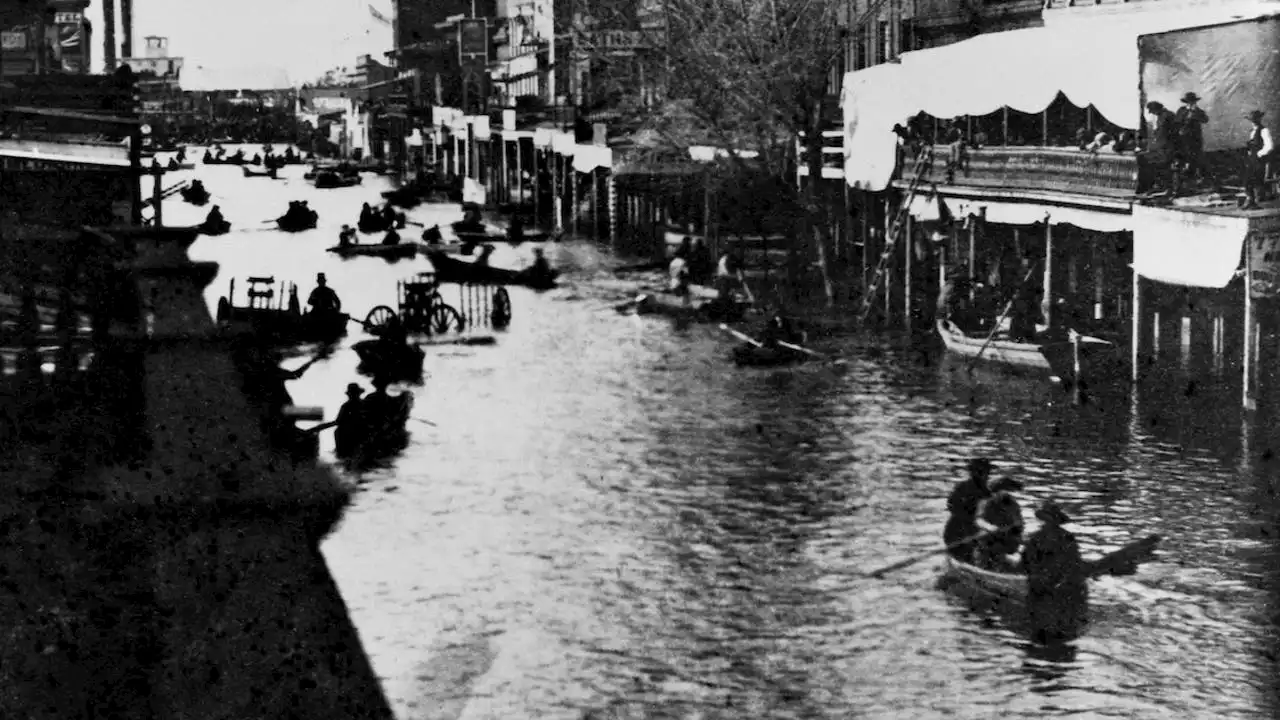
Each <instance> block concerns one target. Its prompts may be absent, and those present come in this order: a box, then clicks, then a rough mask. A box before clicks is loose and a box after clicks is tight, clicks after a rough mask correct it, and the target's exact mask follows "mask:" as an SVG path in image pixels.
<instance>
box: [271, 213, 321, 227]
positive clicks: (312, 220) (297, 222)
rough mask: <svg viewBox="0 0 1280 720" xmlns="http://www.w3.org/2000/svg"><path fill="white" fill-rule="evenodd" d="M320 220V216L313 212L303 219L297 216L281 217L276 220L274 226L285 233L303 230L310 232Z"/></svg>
mask: <svg viewBox="0 0 1280 720" xmlns="http://www.w3.org/2000/svg"><path fill="white" fill-rule="evenodd" d="M319 220H320V214H319V213H317V212H316V211H315V210H311V211H309V212H308V214H307V216H306V217H305V218H300V217H298V216H296V215H295V216H293V217H289V216H286V215H281V216H280V217H278V218H276V226H277V227H279V228H280V229H281V230H283V231H285V232H302V231H303V230H311V229H312V228H314V227H315V226H316V223H317V222H319Z"/></svg>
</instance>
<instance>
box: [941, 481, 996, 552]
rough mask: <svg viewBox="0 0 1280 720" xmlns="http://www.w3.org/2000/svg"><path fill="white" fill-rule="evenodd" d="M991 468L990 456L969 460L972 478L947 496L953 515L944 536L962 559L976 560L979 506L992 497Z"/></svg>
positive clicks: (945, 540) (951, 548)
mask: <svg viewBox="0 0 1280 720" xmlns="http://www.w3.org/2000/svg"><path fill="white" fill-rule="evenodd" d="M991 469H992V465H991V461H990V460H988V459H987V458H973V459H972V460H970V461H969V479H968V480H965V481H964V482H962V483H960V484H959V485H956V487H955V489H954V490H952V491H951V497H949V498H947V510H948V511H949V512H950V513H951V517H950V518H948V519H947V525H946V527H945V528H944V529H943V531H942V540H943V542H945V543H946V544H947V551H948V552H950V553H951V556H952V557H954V558H956V559H957V560H960V561H961V562H967V563H972V562H973V561H974V551H975V550H976V549H977V542H976V536H977V535H978V530H979V528H978V509H979V508H980V506H981V505H982V501H983V500H986V499H987V498H989V497H991V488H989V487H987V480H988V479H989V478H990V477H991ZM966 539H967V540H968V541H967V542H965V540H966Z"/></svg>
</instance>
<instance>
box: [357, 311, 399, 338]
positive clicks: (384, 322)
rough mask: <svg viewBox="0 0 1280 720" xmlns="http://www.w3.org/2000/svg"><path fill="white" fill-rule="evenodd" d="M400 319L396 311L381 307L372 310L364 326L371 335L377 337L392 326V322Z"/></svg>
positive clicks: (366, 317) (365, 319)
mask: <svg viewBox="0 0 1280 720" xmlns="http://www.w3.org/2000/svg"><path fill="white" fill-rule="evenodd" d="M398 319H399V318H397V317H396V311H395V310H392V309H391V308H389V307H387V306H386V305H379V306H378V307H376V308H374V309H372V310H370V311H369V314H368V315H366V316H365V318H364V325H365V327H366V328H368V330H369V332H370V333H372V334H374V335H377V334H378V333H379V332H380V331H381V330H382V329H383V328H385V327H386V326H388V325H390V324H391V321H392V320H398Z"/></svg>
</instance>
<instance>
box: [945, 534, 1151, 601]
mask: <svg viewBox="0 0 1280 720" xmlns="http://www.w3.org/2000/svg"><path fill="white" fill-rule="evenodd" d="M1160 540H1161V538H1160V536H1159V535H1149V536H1147V537H1145V538H1141V539H1139V540H1134V541H1133V542H1130V543H1129V544H1127V545H1125V546H1124V547H1122V548H1120V549H1119V550H1115V551H1113V552H1110V553H1107V554H1106V555H1103V556H1102V557H1100V558H1098V559H1096V560H1086V561H1085V572H1086V574H1087V576H1088V578H1089V579H1094V578H1099V577H1102V576H1103V575H1132V574H1133V573H1135V572H1137V568H1138V566H1139V565H1141V564H1142V563H1144V562H1149V561H1150V560H1152V559H1154V557H1155V550H1156V547H1157V546H1158V545H1159V544H1160ZM943 577H944V578H945V579H947V580H948V581H951V582H953V583H956V584H957V585H959V586H960V587H962V588H964V589H965V590H968V591H970V592H974V593H977V594H979V595H982V596H984V597H987V598H990V599H993V600H998V601H1005V602H1014V603H1026V601H1027V576H1026V575H1025V574H1023V573H1005V572H997V571H994V570H987V569H985V568H981V567H978V566H977V565H973V564H970V563H966V562H963V561H961V560H957V559H956V558H954V557H952V556H950V555H948V556H947V559H946V567H945V570H944V573H943Z"/></svg>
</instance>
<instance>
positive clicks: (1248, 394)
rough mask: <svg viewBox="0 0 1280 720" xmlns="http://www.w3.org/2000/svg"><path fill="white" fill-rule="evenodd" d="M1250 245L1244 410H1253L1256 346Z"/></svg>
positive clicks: (1246, 256)
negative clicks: (1254, 351)
mask: <svg viewBox="0 0 1280 720" xmlns="http://www.w3.org/2000/svg"><path fill="white" fill-rule="evenodd" d="M1252 250H1253V248H1252V243H1250V242H1248V241H1246V242H1245V247H1244V378H1243V380H1244V382H1243V383H1242V387H1241V392H1240V401H1241V403H1242V404H1243V405H1244V408H1245V409H1246V410H1253V409H1255V407H1256V405H1255V404H1254V401H1253V387H1252V384H1253V370H1254V367H1253V365H1254V357H1253V350H1254V347H1255V346H1256V341H1255V340H1256V339H1255V331H1256V328H1255V327H1254V325H1255V322H1254V318H1253V252H1252Z"/></svg>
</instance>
